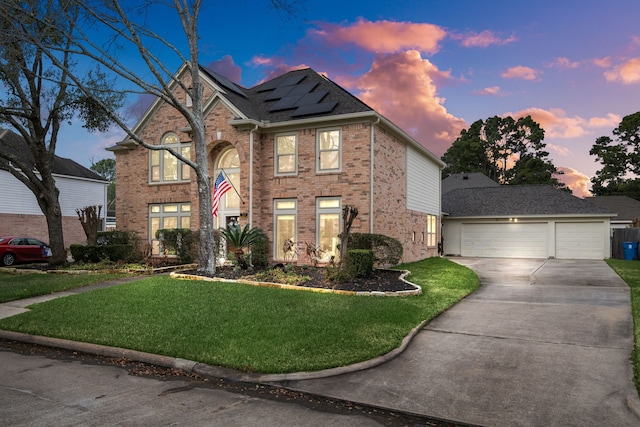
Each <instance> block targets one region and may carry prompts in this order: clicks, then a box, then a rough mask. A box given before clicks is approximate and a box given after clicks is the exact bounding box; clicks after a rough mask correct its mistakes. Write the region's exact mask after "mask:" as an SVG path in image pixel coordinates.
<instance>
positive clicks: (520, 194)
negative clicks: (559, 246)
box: [442, 185, 614, 217]
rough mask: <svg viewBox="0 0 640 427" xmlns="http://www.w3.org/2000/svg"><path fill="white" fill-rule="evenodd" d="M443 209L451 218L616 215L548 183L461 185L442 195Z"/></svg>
mask: <svg viewBox="0 0 640 427" xmlns="http://www.w3.org/2000/svg"><path fill="white" fill-rule="evenodd" d="M442 210H443V211H444V212H446V213H447V214H449V216H451V217H486V216H515V215H518V216H528V215H605V216H613V214H614V213H613V212H612V211H611V210H610V209H606V208H602V207H600V206H597V205H594V204H592V203H589V202H587V201H585V200H583V199H580V198H578V197H575V196H573V195H572V194H571V193H568V192H565V191H561V190H556V189H555V188H553V187H551V186H548V185H500V186H498V187H485V188H466V189H465V188H459V189H456V190H451V191H449V192H448V193H446V194H443V195H442Z"/></svg>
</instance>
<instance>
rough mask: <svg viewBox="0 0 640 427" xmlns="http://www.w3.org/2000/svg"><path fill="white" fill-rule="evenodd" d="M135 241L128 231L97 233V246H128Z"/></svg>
mask: <svg viewBox="0 0 640 427" xmlns="http://www.w3.org/2000/svg"><path fill="white" fill-rule="evenodd" d="M134 241H135V236H134V235H133V233H130V232H128V231H116V230H114V231H99V232H98V245H128V244H130V243H133V242H134Z"/></svg>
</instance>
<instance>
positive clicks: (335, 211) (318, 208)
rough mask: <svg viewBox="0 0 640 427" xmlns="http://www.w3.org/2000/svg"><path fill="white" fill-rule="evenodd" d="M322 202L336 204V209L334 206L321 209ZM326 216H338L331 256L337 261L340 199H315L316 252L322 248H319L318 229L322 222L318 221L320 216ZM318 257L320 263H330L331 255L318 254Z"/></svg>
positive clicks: (340, 212)
mask: <svg viewBox="0 0 640 427" xmlns="http://www.w3.org/2000/svg"><path fill="white" fill-rule="evenodd" d="M323 202H338V203H337V207H336V206H331V207H322V206H321V205H322V204H323ZM323 214H325V215H327V214H336V215H337V216H338V234H337V235H336V236H335V238H336V241H335V245H336V246H335V247H334V249H335V252H334V253H333V255H334V256H335V259H336V260H337V259H338V258H339V257H340V253H339V252H340V251H338V250H337V245H338V244H339V243H340V242H339V237H338V236H339V235H340V233H342V221H341V220H340V219H341V218H342V197H318V198H317V199H316V248H317V249H318V250H321V249H322V248H321V247H320V235H321V233H320V227H322V221H321V220H320V217H321V215H323ZM318 255H320V259H321V260H322V261H330V260H331V256H332V254H331V253H329V252H327V253H322V254H318Z"/></svg>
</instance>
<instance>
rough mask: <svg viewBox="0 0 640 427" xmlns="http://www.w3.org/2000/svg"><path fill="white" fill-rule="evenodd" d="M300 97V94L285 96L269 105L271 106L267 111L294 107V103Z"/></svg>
mask: <svg viewBox="0 0 640 427" xmlns="http://www.w3.org/2000/svg"><path fill="white" fill-rule="evenodd" d="M300 98H302V96H301V95H295V96H285V97H284V98H282V99H281V100H280V101H278V102H276V103H275V104H273V105H272V106H271V108H269V112H273V111H281V110H288V109H289V108H295V106H296V103H297V102H298V101H299V100H300Z"/></svg>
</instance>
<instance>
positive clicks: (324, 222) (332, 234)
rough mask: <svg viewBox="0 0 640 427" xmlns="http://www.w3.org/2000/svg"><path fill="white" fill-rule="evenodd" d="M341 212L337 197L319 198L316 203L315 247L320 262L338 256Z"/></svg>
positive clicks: (340, 201) (340, 202) (340, 204)
mask: <svg viewBox="0 0 640 427" xmlns="http://www.w3.org/2000/svg"><path fill="white" fill-rule="evenodd" d="M341 210H342V200H341V199H340V198H339V197H320V198H318V199H317V201H316V227H317V229H316V236H317V243H316V246H317V248H318V249H319V254H318V255H319V258H320V259H321V260H322V261H329V260H331V258H332V257H335V259H337V258H338V256H339V253H338V243H340V242H339V238H338V235H339V234H340V216H341Z"/></svg>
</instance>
